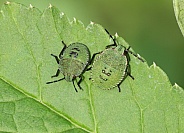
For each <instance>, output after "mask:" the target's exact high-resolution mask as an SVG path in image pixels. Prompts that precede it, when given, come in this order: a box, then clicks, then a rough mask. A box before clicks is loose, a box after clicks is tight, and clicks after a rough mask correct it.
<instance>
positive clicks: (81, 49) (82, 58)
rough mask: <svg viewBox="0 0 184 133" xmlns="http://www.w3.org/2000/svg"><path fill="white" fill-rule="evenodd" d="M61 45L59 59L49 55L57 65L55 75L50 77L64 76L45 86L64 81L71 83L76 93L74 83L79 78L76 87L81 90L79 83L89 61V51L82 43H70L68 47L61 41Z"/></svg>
mask: <svg viewBox="0 0 184 133" xmlns="http://www.w3.org/2000/svg"><path fill="white" fill-rule="evenodd" d="M62 43H63V45H64V47H63V49H62V50H61V52H60V54H59V57H58V56H56V55H53V54H51V55H52V56H53V57H54V58H55V59H56V62H57V63H58V64H59V68H58V70H57V72H56V74H55V75H53V76H51V77H52V78H53V77H58V75H59V74H60V72H61V73H62V74H63V75H64V77H63V78H61V79H58V80H54V81H51V82H47V83H46V84H50V83H55V82H58V81H61V80H64V79H65V80H66V81H68V82H72V83H73V86H74V88H75V91H76V92H77V89H76V87H75V83H74V81H75V80H76V78H77V77H79V78H80V79H79V81H78V82H77V85H78V87H79V88H80V89H82V88H81V86H80V83H81V82H82V80H83V75H82V74H83V73H84V71H85V69H86V67H87V66H88V64H89V61H90V51H89V49H88V47H87V46H86V45H85V44H82V43H78V42H76V43H72V44H70V45H69V46H68V47H67V46H66V44H65V43H64V42H63V41H62Z"/></svg>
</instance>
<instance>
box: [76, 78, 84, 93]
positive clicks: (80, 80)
mask: <svg viewBox="0 0 184 133" xmlns="http://www.w3.org/2000/svg"><path fill="white" fill-rule="evenodd" d="M79 78H80V80H79V82H78V83H77V85H78V86H79V88H80V89H81V90H83V89H82V87H81V86H80V83H81V82H82V79H83V76H79Z"/></svg>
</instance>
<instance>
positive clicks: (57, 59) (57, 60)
mask: <svg viewBox="0 0 184 133" xmlns="http://www.w3.org/2000/svg"><path fill="white" fill-rule="evenodd" d="M51 55H52V56H53V57H54V58H55V59H56V62H57V63H58V64H59V58H58V57H57V56H56V55H53V54H51Z"/></svg>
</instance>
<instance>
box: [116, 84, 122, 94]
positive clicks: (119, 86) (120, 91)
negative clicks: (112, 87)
mask: <svg viewBox="0 0 184 133" xmlns="http://www.w3.org/2000/svg"><path fill="white" fill-rule="evenodd" d="M117 87H118V90H119V92H121V88H120V84H118V86H117Z"/></svg>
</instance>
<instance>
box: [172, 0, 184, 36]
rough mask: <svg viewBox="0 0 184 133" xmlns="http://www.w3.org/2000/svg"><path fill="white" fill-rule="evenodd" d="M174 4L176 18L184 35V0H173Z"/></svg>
mask: <svg viewBox="0 0 184 133" xmlns="http://www.w3.org/2000/svg"><path fill="white" fill-rule="evenodd" d="M173 6H174V12H175V16H176V20H177V22H178V25H179V27H180V30H181V32H182V34H183V36H184V0H173Z"/></svg>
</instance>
